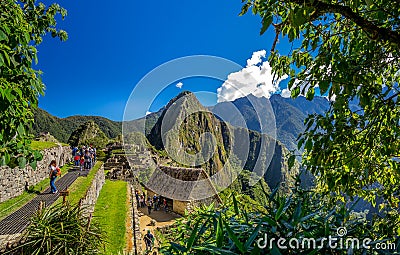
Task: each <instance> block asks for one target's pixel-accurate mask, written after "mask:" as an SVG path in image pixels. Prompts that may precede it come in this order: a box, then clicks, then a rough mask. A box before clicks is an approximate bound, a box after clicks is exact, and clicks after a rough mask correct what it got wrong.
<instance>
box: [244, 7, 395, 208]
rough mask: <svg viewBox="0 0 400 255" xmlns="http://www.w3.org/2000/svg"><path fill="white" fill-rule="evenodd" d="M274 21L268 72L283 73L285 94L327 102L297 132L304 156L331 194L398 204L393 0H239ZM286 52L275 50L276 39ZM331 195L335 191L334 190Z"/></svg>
mask: <svg viewBox="0 0 400 255" xmlns="http://www.w3.org/2000/svg"><path fill="white" fill-rule="evenodd" d="M243 2H244V5H243V8H242V14H244V13H246V12H247V11H249V10H250V9H251V10H252V12H253V13H254V14H257V15H260V16H261V17H262V29H261V34H262V33H264V32H265V31H266V30H267V29H268V27H273V28H274V29H275V32H276V39H275V41H274V43H273V46H272V49H271V54H270V57H269V60H270V62H271V65H272V67H273V70H274V71H275V75H277V76H282V75H283V74H285V73H286V74H290V76H291V79H290V82H289V84H288V88H289V89H290V90H291V92H292V97H298V96H299V95H305V96H306V97H307V99H309V100H312V99H313V97H314V95H315V93H316V91H317V90H318V89H319V91H320V93H321V94H322V95H326V96H327V97H328V98H329V99H330V100H331V107H330V109H329V110H328V111H327V112H326V113H325V114H321V115H317V114H315V115H311V116H309V117H308V118H307V119H306V121H305V124H306V131H305V132H304V133H303V134H302V136H301V137H299V144H298V145H299V147H301V146H304V147H305V150H306V152H305V154H304V155H303V162H304V164H305V166H306V167H307V168H308V169H309V170H311V171H312V172H313V173H314V174H315V175H316V176H317V177H318V180H319V182H318V188H319V190H320V191H322V192H326V193H327V194H328V193H329V194H330V195H331V196H330V197H331V198H332V199H338V198H339V199H344V196H342V194H343V193H344V194H346V195H347V197H355V196H361V197H363V198H365V199H367V200H369V201H371V202H373V203H374V202H375V198H376V197H381V198H384V203H383V204H382V206H383V207H386V208H389V207H398V204H399V191H400V190H399V189H400V185H399V184H400V178H399V177H400V167H399V151H400V137H399V133H400V132H399V126H400V112H399V100H398V96H399V92H400V88H399V80H400V71H399V67H400V62H399V61H400V27H399V26H400V1H398V0H396V1H389V0H376V1H375V0H374V1H372V0H346V1H341V0H332V1H330V0H244V1H243ZM282 37H287V38H288V40H289V42H291V43H292V50H291V51H290V52H289V54H285V55H281V54H280V53H279V51H278V50H277V49H276V43H277V41H278V39H279V38H282ZM335 195H336V196H335Z"/></svg>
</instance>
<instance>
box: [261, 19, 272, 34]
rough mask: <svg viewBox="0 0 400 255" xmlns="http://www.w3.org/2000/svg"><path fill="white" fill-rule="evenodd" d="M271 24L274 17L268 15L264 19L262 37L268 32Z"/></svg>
mask: <svg viewBox="0 0 400 255" xmlns="http://www.w3.org/2000/svg"><path fill="white" fill-rule="evenodd" d="M271 23H272V15H267V16H265V17H264V18H263V20H262V27H261V31H260V35H263V34H264V33H265V31H267V29H268V28H269V26H270V25H271Z"/></svg>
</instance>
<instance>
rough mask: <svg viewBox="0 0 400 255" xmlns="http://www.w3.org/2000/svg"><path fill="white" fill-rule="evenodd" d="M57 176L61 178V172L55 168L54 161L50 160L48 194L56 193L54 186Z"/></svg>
mask: <svg viewBox="0 0 400 255" xmlns="http://www.w3.org/2000/svg"><path fill="white" fill-rule="evenodd" d="M57 176H61V170H60V168H58V167H57V165H56V161H55V160H52V161H51V162H50V165H49V178H50V188H51V190H50V192H51V193H52V194H55V193H57V192H58V190H57V187H56V184H55V182H56V179H57Z"/></svg>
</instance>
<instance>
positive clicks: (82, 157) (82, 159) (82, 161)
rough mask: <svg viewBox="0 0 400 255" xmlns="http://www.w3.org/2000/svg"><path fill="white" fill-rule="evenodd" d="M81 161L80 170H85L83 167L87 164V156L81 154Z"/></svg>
mask: <svg viewBox="0 0 400 255" xmlns="http://www.w3.org/2000/svg"><path fill="white" fill-rule="evenodd" d="M79 163H80V170H81V171H83V167H84V165H85V157H84V156H83V155H82V156H81V161H80V162H79Z"/></svg>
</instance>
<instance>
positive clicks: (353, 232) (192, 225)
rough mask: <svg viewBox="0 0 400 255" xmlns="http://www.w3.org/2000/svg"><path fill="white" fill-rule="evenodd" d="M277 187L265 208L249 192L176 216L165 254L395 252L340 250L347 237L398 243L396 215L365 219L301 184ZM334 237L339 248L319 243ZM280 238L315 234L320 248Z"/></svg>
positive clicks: (303, 237) (167, 235) (163, 250)
mask: <svg viewBox="0 0 400 255" xmlns="http://www.w3.org/2000/svg"><path fill="white" fill-rule="evenodd" d="M276 191H277V190H275V191H273V192H272V193H271V195H270V197H269V201H268V203H267V204H266V205H264V208H262V206H261V205H260V204H258V205H257V204H256V202H255V201H251V200H248V197H247V198H246V196H243V195H232V196H231V197H230V198H229V200H228V201H226V202H225V204H223V205H222V206H221V207H219V208H215V207H214V206H213V205H211V206H209V207H202V208H198V209H196V210H195V211H194V212H193V213H191V214H190V215H186V216H185V217H183V218H181V219H178V220H177V222H176V223H175V226H173V227H172V228H170V229H169V232H167V233H166V234H165V236H163V238H162V239H163V240H168V241H167V242H164V244H163V245H162V248H161V250H162V252H163V254H210V255H211V254H278V255H279V254H393V250H374V251H373V250H372V249H366V248H363V247H360V248H357V249H347V247H346V246H342V248H339V247H340V246H339V245H340V240H343V241H342V242H343V244H344V245H346V240H347V238H357V239H358V240H361V243H362V241H363V240H365V239H367V238H369V239H371V240H373V241H375V240H376V242H386V243H387V242H389V243H396V244H397V247H398V242H399V238H398V237H397V236H396V234H395V233H393V230H395V229H396V227H395V226H396V224H398V221H397V220H395V219H396V217H397V218H398V214H397V215H393V217H392V216H390V215H387V216H386V218H380V219H378V218H376V219H374V220H372V221H367V220H366V217H365V215H364V214H363V213H354V212H352V208H349V207H348V205H347V206H346V205H345V204H336V205H329V204H327V203H326V202H325V200H326V199H325V198H324V197H322V196H320V195H318V194H317V193H315V192H313V191H306V190H302V189H300V188H299V186H298V185H297V186H296V187H295V188H294V190H293V191H292V193H290V194H279V193H278V192H276ZM251 203H255V204H251ZM260 207H261V208H260ZM343 228H345V230H346V231H347V232H346V235H345V236H343V238H341V236H340V235H339V234H338V233H339V230H340V229H343ZM330 236H331V237H332V238H338V239H337V241H336V242H333V243H336V244H337V246H338V248H335V247H332V246H328V244H327V241H326V242H325V243H322V244H324V245H323V246H322V247H319V245H321V240H322V239H323V238H330ZM265 237H268V238H267V239H268V242H266V247H263V245H261V247H259V245H258V241H259V240H262V242H261V244H263V242H264V240H265ZM273 238H274V240H275V241H274V242H272V241H271V240H273ZM280 238H284V239H285V240H286V243H285V245H286V246H288V242H289V240H291V239H292V238H293V239H295V240H298V241H299V242H300V243H302V242H303V241H304V240H307V239H310V238H313V239H314V240H317V241H316V242H317V247H313V246H311V247H307V246H306V247H300V248H298V249H297V248H295V249H293V248H290V247H288V248H286V249H284V248H282V247H279V245H277V244H279V242H278V240H279V239H280ZM325 240H329V239H325ZM271 243H272V245H271V246H270V244H271ZM360 246H362V245H360ZM371 247H373V245H372V244H371ZM397 249H399V248H397ZM396 254H397V253H396Z"/></svg>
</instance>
